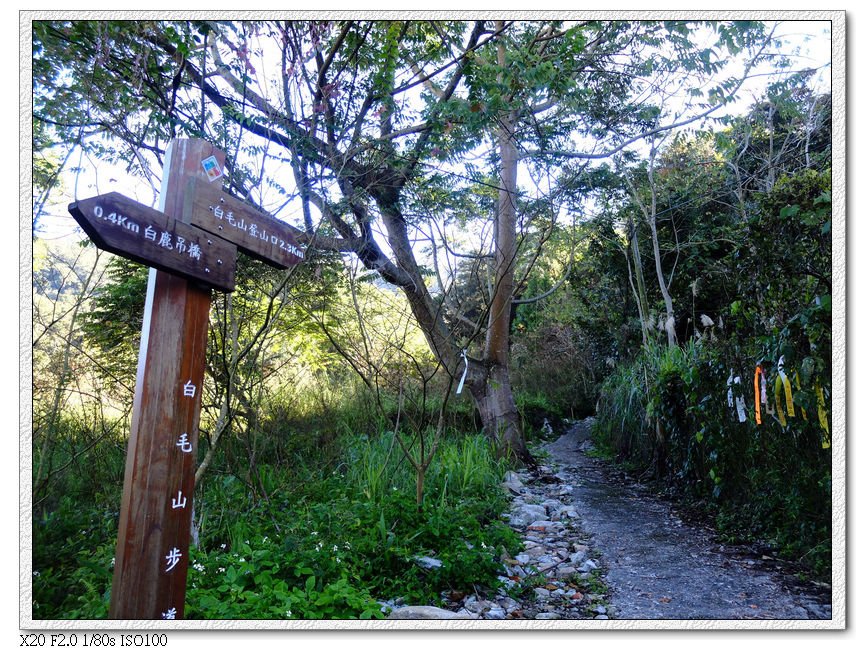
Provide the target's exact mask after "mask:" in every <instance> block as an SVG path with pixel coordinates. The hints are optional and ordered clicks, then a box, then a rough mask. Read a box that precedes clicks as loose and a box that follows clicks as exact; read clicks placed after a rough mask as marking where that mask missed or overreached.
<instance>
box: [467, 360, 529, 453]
mask: <svg viewBox="0 0 865 650" xmlns="http://www.w3.org/2000/svg"><path fill="white" fill-rule="evenodd" d="M478 374H479V376H478V377H477V378H476V379H475V380H474V381H472V382H471V383H469V392H470V393H471V395H472V398H473V399H474V402H475V406H476V408H477V409H478V414H479V415H480V416H481V423H482V424H483V428H484V432H485V433H486V435H487V437H489V438H490V440H491V441H492V442H493V444H494V445H495V448H496V453H497V454H498V455H499V456H500V457H504V458H508V459H509V460H513V461H517V462H519V463H522V464H525V465H534V464H535V459H534V458H533V457H532V455H531V453H530V452H529V449H528V447H527V446H526V441H525V437H524V436H523V430H522V423H521V421H520V414H519V412H518V411H517V406H516V402H515V400H514V394H513V392H512V391H511V376H510V371H509V369H508V367H507V365H504V366H503V365H500V364H497V363H493V364H490V365H488V366H485V368H484V371H483V372H482V373H478Z"/></svg>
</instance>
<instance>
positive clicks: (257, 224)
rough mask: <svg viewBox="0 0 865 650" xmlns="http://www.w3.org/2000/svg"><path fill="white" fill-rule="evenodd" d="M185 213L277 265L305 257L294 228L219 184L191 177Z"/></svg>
mask: <svg viewBox="0 0 865 650" xmlns="http://www.w3.org/2000/svg"><path fill="white" fill-rule="evenodd" d="M183 213H184V217H185V218H187V219H188V220H189V222H190V223H193V224H195V225H196V226H198V227H199V228H203V229H204V230H207V231H208V232H212V233H214V234H216V235H219V236H220V237H222V238H224V239H227V240H228V241H230V242H232V243H233V244H237V247H238V248H239V249H240V250H241V251H243V252H244V253H246V254H247V255H251V256H252V257H254V258H256V259H259V260H261V261H262V262H265V263H267V264H270V265H271V266H275V267H276V268H279V269H285V268H288V267H289V266H294V265H295V264H299V263H300V262H302V261H303V258H304V250H303V249H302V248H301V247H300V246H299V245H298V244H297V240H296V239H295V237H294V232H295V230H294V228H292V227H291V226H289V225H288V224H287V223H284V222H282V221H278V220H276V219H274V218H273V217H271V216H270V215H269V214H267V213H265V212H262V211H261V210H257V209H255V208H253V207H252V206H250V205H247V204H246V203H244V202H243V201H241V200H239V199H236V198H234V197H233V196H231V195H229V194H226V193H225V192H223V191H222V188H221V187H220V186H219V185H209V184H208V183H206V182H205V181H202V180H200V179H191V180H190V182H189V188H188V190H187V192H186V193H185V204H184V207H183Z"/></svg>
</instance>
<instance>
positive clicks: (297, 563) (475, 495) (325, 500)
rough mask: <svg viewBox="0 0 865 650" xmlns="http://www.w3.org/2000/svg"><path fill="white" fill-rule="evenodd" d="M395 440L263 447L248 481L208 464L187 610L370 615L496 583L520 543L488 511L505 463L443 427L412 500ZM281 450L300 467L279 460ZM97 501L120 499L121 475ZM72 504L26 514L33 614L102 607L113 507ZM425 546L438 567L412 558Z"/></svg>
mask: <svg viewBox="0 0 865 650" xmlns="http://www.w3.org/2000/svg"><path fill="white" fill-rule="evenodd" d="M272 426H275V425H272ZM271 433H272V435H277V433H276V431H275V430H274V431H272V432H271ZM283 434H284V435H290V433H289V432H288V431H285V430H283ZM393 444H394V443H393V434H392V433H389V432H386V431H385V432H382V433H376V432H373V433H371V434H370V435H369V436H358V435H357V434H356V433H354V431H351V432H347V433H345V434H342V435H339V436H338V439H337V440H335V441H334V442H333V443H331V445H330V447H329V448H324V447H322V446H321V445H315V444H306V443H303V442H301V443H299V446H298V447H296V448H294V452H290V451H289V450H290V449H291V447H285V448H283V449H282V451H281V452H280V453H281V454H283V456H282V458H283V462H276V457H275V456H274V455H271V454H272V450H270V451H268V450H267V449H265V450H263V451H264V453H265V454H267V456H266V457H265V458H262V459H261V461H260V464H259V466H258V467H257V473H258V476H259V477H260V481H259V484H258V489H254V487H253V486H252V485H251V484H249V483H248V482H247V481H246V480H245V479H244V477H242V476H241V477H238V476H235V475H233V474H229V473H225V472H224V469H223V467H224V466H222V465H221V466H220V467H218V468H217V469H216V471H215V472H214V473H213V474H212V475H211V476H210V478H208V479H207V480H205V481H204V484H203V485H201V486H199V489H198V492H197V495H196V513H197V519H196V522H197V524H198V527H199V533H200V545H199V547H198V548H195V549H192V551H191V555H190V569H189V575H188V585H187V587H188V590H187V606H186V616H187V618H204V619H280V618H305V619H334V618H381V617H382V616H383V615H384V614H383V612H382V610H381V605H380V604H379V603H378V602H377V601H378V600H386V599H390V598H396V597H399V596H401V597H403V598H405V599H406V600H408V601H411V602H421V603H432V604H438V602H439V601H438V598H439V594H440V592H441V591H443V590H445V589H461V590H471V589H473V588H478V589H494V588H496V587H497V584H498V581H497V576H498V572H499V570H500V568H501V567H500V562H499V560H498V558H499V555H500V554H501V550H502V549H507V550H508V552H509V553H515V552H516V548H517V546H518V540H517V538H516V535H515V533H514V532H513V531H512V530H511V529H510V528H509V527H508V526H507V525H506V524H505V523H504V522H502V521H501V519H500V513H501V512H502V511H503V510H504V509H505V507H506V502H505V500H504V495H503V493H502V492H501V490H500V488H499V483H500V482H501V480H502V478H503V474H504V471H505V467H504V465H503V463H502V462H501V461H498V460H496V459H495V457H494V455H493V453H492V451H491V450H490V448H489V443H488V441H487V439H486V438H485V437H483V436H481V435H473V436H464V435H458V434H456V433H454V432H451V433H448V434H447V435H445V437H444V439H443V440H442V442H441V444H440V448H439V451H438V453H437V454H436V456H435V458H434V460H433V464H432V466H431V467H430V468H429V471H428V474H427V491H426V493H427V498H426V500H425V502H424V504H423V507H422V508H418V507H417V506H416V504H415V501H414V482H413V481H414V478H413V474H412V472H411V468H410V467H409V465H408V463H406V461H405V460H404V458H403V457H402V455H401V453H400V452H399V450H398V449H396V451H395V452H394V453H391V452H392V451H393ZM292 453H293V454H296V455H295V456H294V458H295V459H300V457H301V456H306V461H305V463H303V464H300V463H298V464H295V463H294V462H287V461H288V459H289V458H290V457H291V454H292ZM229 455H230V454H229V453H228V452H226V457H227V456H229ZM222 462H224V461H220V463H222ZM261 486H264V489H262V488H261ZM262 492H265V493H266V494H267V496H266V497H263V496H262ZM79 496H80V495H79ZM103 498H104V501H105V502H106V503H111V504H114V503H115V502H114V499H116V502H119V485H117V484H115V491H114V493H111V494H105V495H104V497H103ZM90 499H91V500H92V499H93V497H90ZM75 503H76V500H75V499H73V498H72V497H71V496H70V497H69V498H65V499H63V500H62V501H61V502H60V503H59V504H58V505H57V506H56V508H54V509H53V510H51V511H50V512H47V513H46V514H45V515H44V517H42V518H41V519H39V520H37V521H36V522H34V558H33V567H34V576H33V585H34V616H35V617H36V618H104V617H105V616H106V614H107V606H108V598H109V590H110V584H111V567H112V555H113V546H114V540H115V536H116V532H117V531H116V525H117V523H116V517H117V513H116V511H114V509H113V507H114V506H113V505H112V506H99V505H97V504H94V505H93V506H91V508H90V509H89V510H84V509H81V508H76V507H75V505H74V504H75ZM423 556H433V557H435V558H436V559H439V560H441V561H442V567H441V568H440V569H424V568H422V567H421V566H420V565H419V564H418V562H417V558H419V557H423Z"/></svg>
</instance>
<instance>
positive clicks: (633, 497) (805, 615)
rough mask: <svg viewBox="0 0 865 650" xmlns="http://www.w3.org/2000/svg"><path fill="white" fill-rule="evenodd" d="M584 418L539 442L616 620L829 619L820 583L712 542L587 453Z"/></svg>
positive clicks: (707, 533) (825, 593)
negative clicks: (565, 492)
mask: <svg viewBox="0 0 865 650" xmlns="http://www.w3.org/2000/svg"><path fill="white" fill-rule="evenodd" d="M590 426H591V420H583V421H581V422H578V423H577V424H576V425H574V426H573V427H572V428H571V429H570V430H569V431H568V432H567V433H565V434H564V435H563V436H561V437H560V438H558V439H557V440H555V441H554V442H551V443H549V444H547V445H546V447H545V448H546V450H547V451H549V453H550V455H551V457H552V459H553V461H554V463H555V464H556V465H558V473H557V474H556V476H557V477H559V478H561V479H562V480H563V482H564V483H566V484H568V485H570V486H571V487H572V488H573V489H572V490H571V491H570V492H569V503H570V505H571V506H573V507H574V508H575V509H576V513H577V518H578V519H579V525H580V529H581V530H582V532H583V533H584V534H586V535H588V536H589V538H590V542H589V543H590V545H591V547H592V549H593V550H594V551H595V553H597V554H598V555H599V556H600V564H601V569H602V570H603V573H604V580H605V582H606V583H607V585H608V587H609V589H610V593H609V595H608V601H609V605H610V614H611V617H613V618H618V619H653V620H654V619H714V620H718V619H736V620H741V619H829V618H831V605H830V602H831V599H830V593H829V590H828V589H822V590H819V589H815V588H811V589H809V590H805V587H806V585H796V584H795V582H794V581H793V580H792V579H791V578H789V577H787V576H784V575H783V573H781V572H779V571H777V570H775V569H774V568H773V567H772V566H771V563H772V560H771V558H767V557H765V556H760V555H754V554H752V553H750V552H748V551H747V550H746V549H741V548H733V547H729V546H724V545H722V544H720V543H719V542H718V541H717V540H716V539H715V538H714V536H713V534H712V531H710V530H707V529H705V528H700V527H696V526H694V525H691V524H689V523H686V522H684V521H682V520H681V519H680V518H679V517H678V515H677V514H676V512H675V511H674V510H673V509H672V507H671V506H670V504H669V503H667V502H665V501H663V500H661V499H659V498H657V497H656V496H655V495H653V494H651V493H650V492H649V490H648V489H647V488H646V487H644V486H641V485H639V484H634V483H632V482H628V481H625V480H624V477H623V476H622V475H621V474H620V473H618V472H616V471H615V470H613V469H612V468H611V467H610V466H609V464H608V463H605V462H603V461H600V460H597V459H594V458H591V457H589V456H587V455H586V453H585V451H586V450H587V449H589V448H591V442H590V441H589V429H590Z"/></svg>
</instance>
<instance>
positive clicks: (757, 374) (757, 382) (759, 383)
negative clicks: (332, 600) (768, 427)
mask: <svg viewBox="0 0 865 650" xmlns="http://www.w3.org/2000/svg"><path fill="white" fill-rule="evenodd" d="M761 388H762V389H763V390H762V397H764V398H765V396H766V388H765V379H763V366H761V365H760V364H759V363H758V364H757V368H756V369H755V370H754V413H755V414H756V416H757V424H763V420H762V418H761V417H760V397H761V390H760V389H761Z"/></svg>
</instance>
